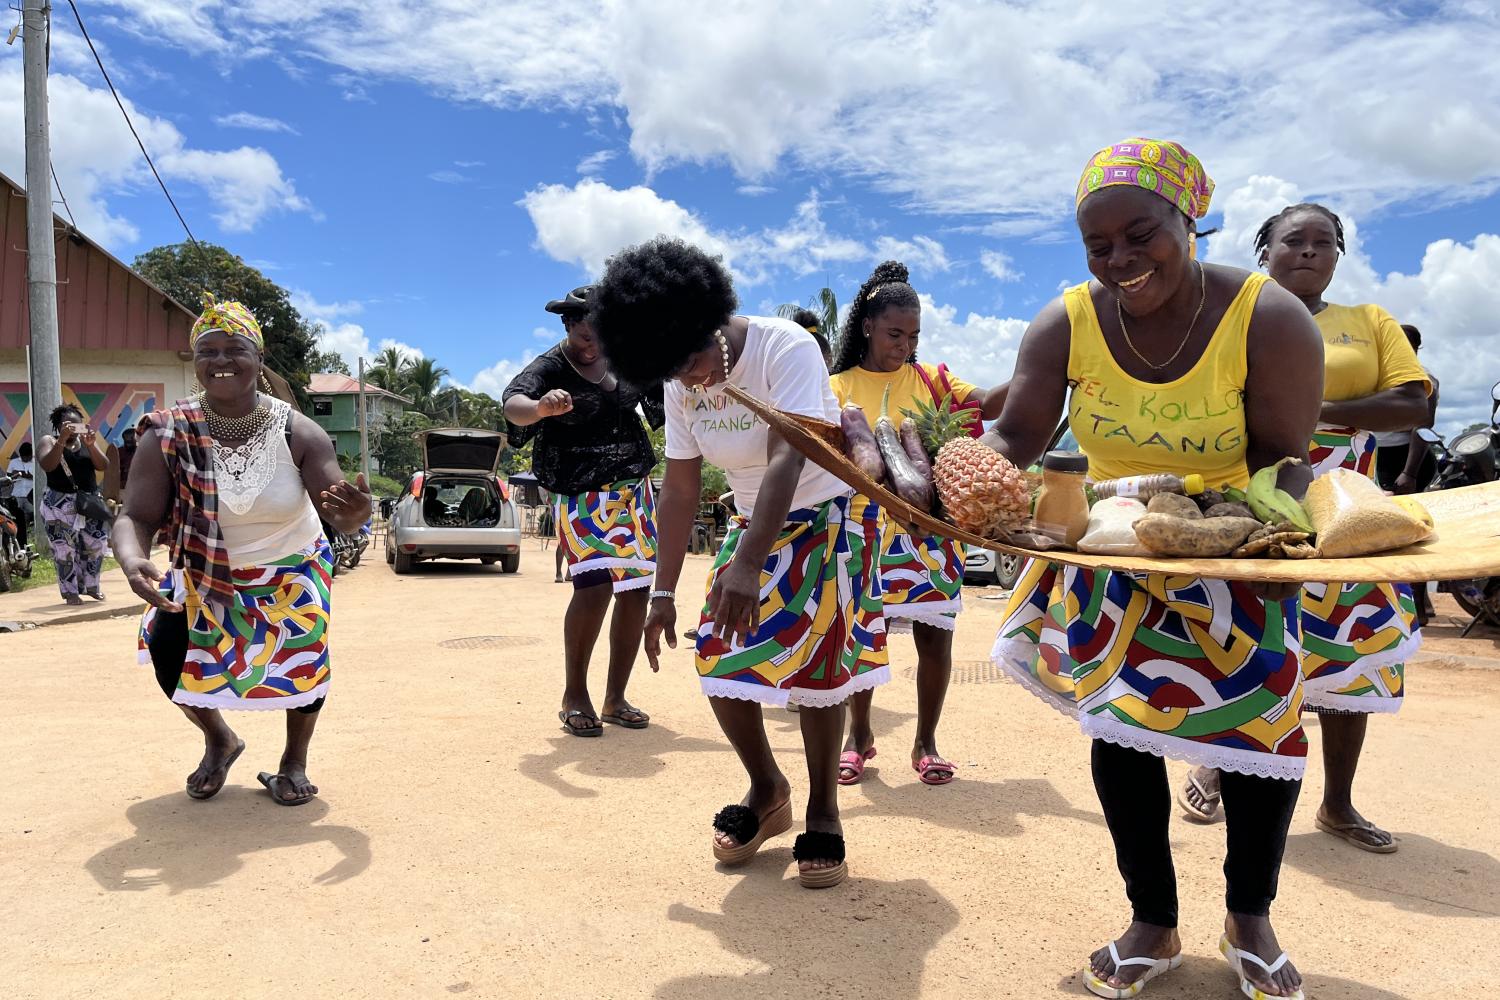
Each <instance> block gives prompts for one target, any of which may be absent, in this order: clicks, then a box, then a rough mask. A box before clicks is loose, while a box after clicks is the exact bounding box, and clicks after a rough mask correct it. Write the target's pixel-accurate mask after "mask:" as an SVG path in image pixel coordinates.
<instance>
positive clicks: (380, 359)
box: [365, 347, 412, 395]
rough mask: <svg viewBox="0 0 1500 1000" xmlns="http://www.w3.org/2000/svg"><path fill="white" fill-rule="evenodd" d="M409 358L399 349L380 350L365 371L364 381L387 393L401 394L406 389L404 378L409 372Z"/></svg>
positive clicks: (410, 362) (387, 348)
mask: <svg viewBox="0 0 1500 1000" xmlns="http://www.w3.org/2000/svg"><path fill="white" fill-rule="evenodd" d="M411 364H412V361H411V358H409V357H408V356H407V355H405V354H403V353H402V352H401V349H400V348H399V347H386V348H382V349H381V351H380V353H379V354H377V355H375V363H374V364H372V365H371V366H370V367H369V368H367V369H365V379H366V381H368V382H369V383H370V384H371V385H375V386H379V387H380V388H382V389H384V390H386V391H387V392H396V393H402V394H403V395H404V393H403V390H404V389H405V388H406V376H407V373H408V372H409V371H410V370H411Z"/></svg>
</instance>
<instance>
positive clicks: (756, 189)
mask: <svg viewBox="0 0 1500 1000" xmlns="http://www.w3.org/2000/svg"><path fill="white" fill-rule="evenodd" d="M735 190H736V191H737V192H739V193H740V194H742V195H744V196H745V197H747V198H759V197H760V196H761V195H763V194H770V193H772V192H773V191H775V190H776V189H775V188H774V187H771V186H770V185H769V184H741V185H740V186H739V187H737V188H735Z"/></svg>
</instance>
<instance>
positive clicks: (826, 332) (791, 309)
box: [776, 288, 839, 357]
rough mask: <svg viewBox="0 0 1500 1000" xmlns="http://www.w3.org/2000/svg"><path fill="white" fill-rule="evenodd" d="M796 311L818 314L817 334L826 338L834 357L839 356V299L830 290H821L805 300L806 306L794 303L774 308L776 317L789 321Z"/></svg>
mask: <svg viewBox="0 0 1500 1000" xmlns="http://www.w3.org/2000/svg"><path fill="white" fill-rule="evenodd" d="M798 309H810V310H812V311H813V312H815V313H817V314H818V332H819V333H821V334H822V335H823V336H824V337H826V338H828V347H829V349H830V350H831V351H832V352H833V356H834V357H838V355H839V344H838V340H839V299H838V296H837V295H835V294H833V289H832V288H822V289H820V290H819V291H818V294H817V295H814V296H813V297H812V298H810V299H808V300H807V305H805V306H799V305H798V304H797V303H795V302H788V303H786V304H785V305H779V306H777V307H776V315H778V316H780V317H781V318H783V319H791V318H792V314H793V313H795V312H796V311H797V310H798Z"/></svg>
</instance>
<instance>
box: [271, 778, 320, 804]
mask: <svg viewBox="0 0 1500 1000" xmlns="http://www.w3.org/2000/svg"><path fill="white" fill-rule="evenodd" d="M255 780H256V781H258V782H260V783H261V784H262V785H265V786H266V791H268V792H270V793H271V801H272V802H274V803H276V804H277V805H278V806H305V805H307V804H308V803H309V802H311V801H312V800H313V799H315V798H317V797H318V796H317V794H316V793H314V794H312V795H308V796H305V797H304V798H300V799H284V798H282V797H281V796H280V795H278V794H276V782H278V781H289V780H291V779H289V778H288V777H287V776H286V775H284V774H271V773H270V772H269V771H262V772H260V773H259V774H257V775H256V776H255Z"/></svg>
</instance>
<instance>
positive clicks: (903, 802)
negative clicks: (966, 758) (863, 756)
mask: <svg viewBox="0 0 1500 1000" xmlns="http://www.w3.org/2000/svg"><path fill="white" fill-rule="evenodd" d="M883 759H884V758H883V757H876V758H875V759H874V760H873V761H871V762H870V765H869V766H868V767H867V768H866V769H865V776H864V780H863V781H861V782H860V784H859V786H858V787H859V788H862V789H863V790H864V795H865V798H866V799H868V801H867V802H863V803H860V804H858V805H851V806H848V807H847V808H843V807H841V808H840V812H841V813H842V814H843V817H844V819H846V820H847V819H853V818H856V817H859V816H864V815H871V816H903V817H908V818H911V819H920V820H922V821H923V822H925V823H930V824H932V825H933V826H941V827H945V828H947V829H950V830H962V831H965V832H968V833H982V834H984V835H986V836H990V837H1019V836H1020V835H1021V834H1023V833H1025V832H1026V830H1027V828H1026V826H1025V825H1024V824H1023V823H1022V822H1021V821H1020V818H1019V817H1021V816H1036V817H1042V816H1057V817H1061V818H1064V819H1076V820H1082V821H1084V822H1086V823H1093V824H1095V825H1098V824H1102V823H1103V822H1104V820H1103V818H1102V817H1101V816H1100V815H1099V812H1098V810H1090V809H1078V808H1075V807H1074V806H1073V804H1072V803H1070V802H1069V801H1068V800H1067V799H1065V798H1064V797H1063V796H1062V794H1061V793H1060V792H1058V790H1057V789H1056V788H1055V787H1053V785H1052V782H1050V781H1047V780H1046V779H1045V778H1008V779H1005V780H1002V781H982V780H980V779H978V778H966V777H962V771H960V777H959V778H958V780H956V781H954V782H953V783H952V784H951V785H943V786H940V787H932V786H929V785H924V784H922V783H921V782H920V781H918V780H917V775H916V772H915V771H913V770H912V769H911V762H910V760H909V759H908V758H907V757H906V756H905V754H901V755H897V756H896V759H895V760H893V761H890V762H889V763H888V765H887V766H889V767H892V768H894V769H895V770H896V772H897V773H898V774H899V775H900V777H899V778H897V779H896V780H897V781H899V782H900V783H899V784H889V785H888V784H886V783H885V781H884V780H882V778H881V775H880V771H879V769H878V768H876V767H875V765H876V764H878V763H880V762H881V761H882V760H883Z"/></svg>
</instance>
